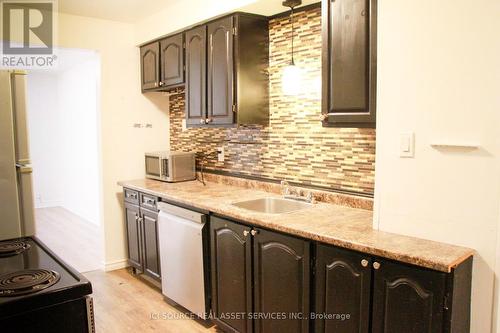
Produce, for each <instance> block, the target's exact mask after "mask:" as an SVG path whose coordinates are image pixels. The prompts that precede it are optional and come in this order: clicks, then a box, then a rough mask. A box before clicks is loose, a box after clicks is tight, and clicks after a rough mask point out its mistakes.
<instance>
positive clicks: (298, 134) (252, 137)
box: [169, 8, 375, 195]
mask: <svg viewBox="0 0 500 333" xmlns="http://www.w3.org/2000/svg"><path fill="white" fill-rule="evenodd" d="M294 20H295V22H296V23H295V27H296V34H295V52H296V53H295V55H294V60H295V64H296V65H297V66H299V67H300V68H301V71H302V81H301V93H300V94H298V95H296V96H292V97H291V96H284V95H283V94H282V92H281V73H282V70H283V67H284V66H286V65H287V64H288V63H289V62H290V37H291V24H290V20H289V18H288V17H281V18H276V19H272V20H271V21H270V22H269V34H270V36H269V37H270V45H269V52H270V58H269V93H270V96H269V97H270V101H269V103H270V104H269V108H270V110H269V111H270V122H269V126H268V127H262V126H254V127H252V126H248V127H247V126H240V127H237V128H236V127H235V128H188V129H186V130H182V119H184V111H185V95H184V91H183V88H180V89H178V90H176V91H173V92H171V94H170V97H169V98H170V103H169V104H170V105H169V106H170V146H171V149H172V150H185V151H187V150H190V151H197V152H200V153H205V154H211V157H208V158H207V159H206V162H205V165H204V167H205V168H206V169H207V170H218V171H224V172H228V173H231V174H232V175H245V176H253V177H258V178H262V179H271V180H281V179H286V180H289V181H292V182H297V183H301V184H304V185H314V186H320V187H323V188H325V189H329V190H334V191H335V190H337V191H338V190H341V191H349V192H355V193H359V194H363V195H373V189H374V177H375V130H374V129H366V128H360V129H353V128H323V127H322V126H321V122H320V118H319V116H320V114H321V9H320V8H315V9H311V10H307V11H301V12H298V13H296V14H295V15H294ZM221 146H222V147H224V149H225V160H224V162H222V163H221V162H218V161H217V158H216V156H215V155H214V153H215V151H216V149H217V147H221Z"/></svg>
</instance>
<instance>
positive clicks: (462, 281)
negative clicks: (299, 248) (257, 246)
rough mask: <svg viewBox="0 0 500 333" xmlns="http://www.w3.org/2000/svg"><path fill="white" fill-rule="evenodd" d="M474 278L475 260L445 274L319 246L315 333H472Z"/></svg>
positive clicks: (317, 255) (317, 254) (468, 261)
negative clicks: (472, 290)
mask: <svg viewBox="0 0 500 333" xmlns="http://www.w3.org/2000/svg"><path fill="white" fill-rule="evenodd" d="M471 277H472V258H469V259H468V260H466V261H465V262H463V263H462V264H460V265H459V266H458V267H456V268H455V269H453V270H452V272H450V273H444V272H438V271H434V270H430V269H425V268H420V267H417V266H412V265H407V264H403V263H398V262H394V261H390V260H383V259H379V258H374V257H371V256H368V255H364V254H362V253H358V252H354V251H349V250H344V249H339V248H336V247H332V246H327V245H318V246H317V253H316V270H315V290H316V291H315V299H316V301H315V304H316V309H315V312H314V313H315V316H316V318H315V322H314V325H315V331H316V332H317V333H319V332H331V333H337V332H342V333H365V332H366V333H368V332H372V333H406V332H408V333H410V332H411V333H446V332H460V333H468V332H469V327H470V319H469V317H470V291H471ZM370 302H371V306H370ZM342 314H344V315H347V314H349V319H347V320H346V319H345V318H346V317H345V316H344V317H342V316H340V315H342ZM320 316H322V317H320ZM326 318H328V319H326Z"/></svg>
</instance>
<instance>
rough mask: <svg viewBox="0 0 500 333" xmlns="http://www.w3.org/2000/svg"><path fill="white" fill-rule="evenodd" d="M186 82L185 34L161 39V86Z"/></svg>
mask: <svg viewBox="0 0 500 333" xmlns="http://www.w3.org/2000/svg"><path fill="white" fill-rule="evenodd" d="M183 83H184V34H177V35H174V36H171V37H167V38H164V39H162V40H161V41H160V86H165V87H171V86H175V85H179V84H183Z"/></svg>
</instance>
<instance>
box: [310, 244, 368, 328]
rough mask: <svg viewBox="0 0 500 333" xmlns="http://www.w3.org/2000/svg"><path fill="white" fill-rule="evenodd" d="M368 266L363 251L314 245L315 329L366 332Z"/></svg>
mask: <svg viewBox="0 0 500 333" xmlns="http://www.w3.org/2000/svg"><path fill="white" fill-rule="evenodd" d="M371 267H372V265H371V259H370V258H369V257H367V256H366V255H363V254H361V253H357V252H352V251H347V250H343V249H339V248H336V247H332V246H325V245H318V247H317V256H316V281H315V286H316V311H315V314H317V318H316V319H315V327H316V332H318V333H319V332H342V333H351V332H352V333H354V332H356V333H368V332H369V329H370V326H369V324H370V317H371V312H370V300H371V281H372V268H371ZM347 315H349V319H346V318H347V317H346V316H347Z"/></svg>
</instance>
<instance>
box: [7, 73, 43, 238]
mask: <svg viewBox="0 0 500 333" xmlns="http://www.w3.org/2000/svg"><path fill="white" fill-rule="evenodd" d="M26 118H27V114H26V72H24V71H0V212H1V214H0V240H6V239H12V238H17V237H23V236H32V235H34V234H35V219H34V209H33V190H32V173H33V169H32V168H31V160H30V154H29V141H28V124H27V119H26Z"/></svg>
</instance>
